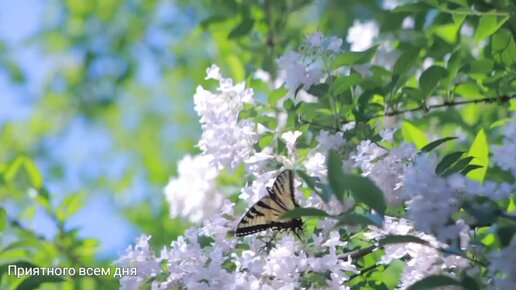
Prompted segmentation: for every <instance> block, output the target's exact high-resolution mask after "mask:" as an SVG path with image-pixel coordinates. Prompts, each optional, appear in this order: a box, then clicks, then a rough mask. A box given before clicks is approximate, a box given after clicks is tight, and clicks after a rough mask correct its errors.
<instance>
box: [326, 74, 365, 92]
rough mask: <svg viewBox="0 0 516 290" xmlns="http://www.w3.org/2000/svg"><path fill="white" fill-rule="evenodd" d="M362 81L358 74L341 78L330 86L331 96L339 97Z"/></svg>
mask: <svg viewBox="0 0 516 290" xmlns="http://www.w3.org/2000/svg"><path fill="white" fill-rule="evenodd" d="M361 80H362V76H361V75H360V74H358V73H352V74H350V75H349V76H341V77H339V78H338V79H336V80H335V81H334V82H333V83H332V84H331V86H330V91H331V92H332V94H333V95H336V96H338V95H340V94H342V93H344V92H346V91H347V90H349V89H350V88H351V87H353V86H356V85H357V84H358V83H360V81H361Z"/></svg>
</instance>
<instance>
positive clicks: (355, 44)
mask: <svg viewBox="0 0 516 290" xmlns="http://www.w3.org/2000/svg"><path fill="white" fill-rule="evenodd" d="M379 31H380V29H379V27H378V23H376V22H375V21H372V20H370V21H365V22H361V21H360V20H355V21H353V26H351V27H350V28H349V30H348V36H347V37H346V41H347V42H349V43H351V50H353V51H363V50H366V49H368V48H370V47H371V45H372V44H373V39H374V38H375V37H377V36H378V32H379Z"/></svg>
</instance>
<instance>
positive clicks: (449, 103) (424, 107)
mask: <svg viewBox="0 0 516 290" xmlns="http://www.w3.org/2000/svg"><path fill="white" fill-rule="evenodd" d="M512 99H516V95H513V96H500V97H494V98H491V97H489V98H482V99H474V100H465V101H446V102H444V103H442V104H436V105H430V106H427V105H426V104H423V105H421V106H419V107H415V108H410V109H404V110H395V111H390V112H384V113H381V114H377V115H372V116H369V117H367V118H365V119H364V120H363V121H362V122H367V121H370V120H373V119H377V118H381V117H392V116H398V115H403V114H405V113H409V112H417V111H426V112H428V111H431V110H435V109H440V108H445V107H455V106H462V105H467V104H479V103H486V104H492V103H507V102H509V101H510V100H512ZM299 121H300V122H303V123H305V124H309V125H313V126H317V127H319V128H321V129H326V130H334V131H337V132H343V130H342V129H340V128H335V127H328V126H324V125H321V124H317V123H314V122H312V121H308V120H305V119H303V118H302V117H299ZM352 122H356V120H342V121H341V122H340V124H341V125H344V124H349V123H352Z"/></svg>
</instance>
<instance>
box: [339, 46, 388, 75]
mask: <svg viewBox="0 0 516 290" xmlns="http://www.w3.org/2000/svg"><path fill="white" fill-rule="evenodd" d="M377 50H378V45H375V46H373V47H371V48H369V49H368V50H365V51H347V52H343V53H342V54H340V55H339V56H337V57H336V58H335V59H334V60H333V62H332V63H331V65H330V69H336V68H339V67H342V66H349V65H354V64H363V63H368V62H369V61H370V60H371V59H372V58H373V56H374V55H375V54H376V51H377Z"/></svg>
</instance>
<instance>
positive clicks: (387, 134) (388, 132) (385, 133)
mask: <svg viewBox="0 0 516 290" xmlns="http://www.w3.org/2000/svg"><path fill="white" fill-rule="evenodd" d="M394 133H396V128H390V129H384V130H381V131H380V136H381V137H382V139H383V140H385V141H387V142H392V140H393V137H394Z"/></svg>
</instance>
